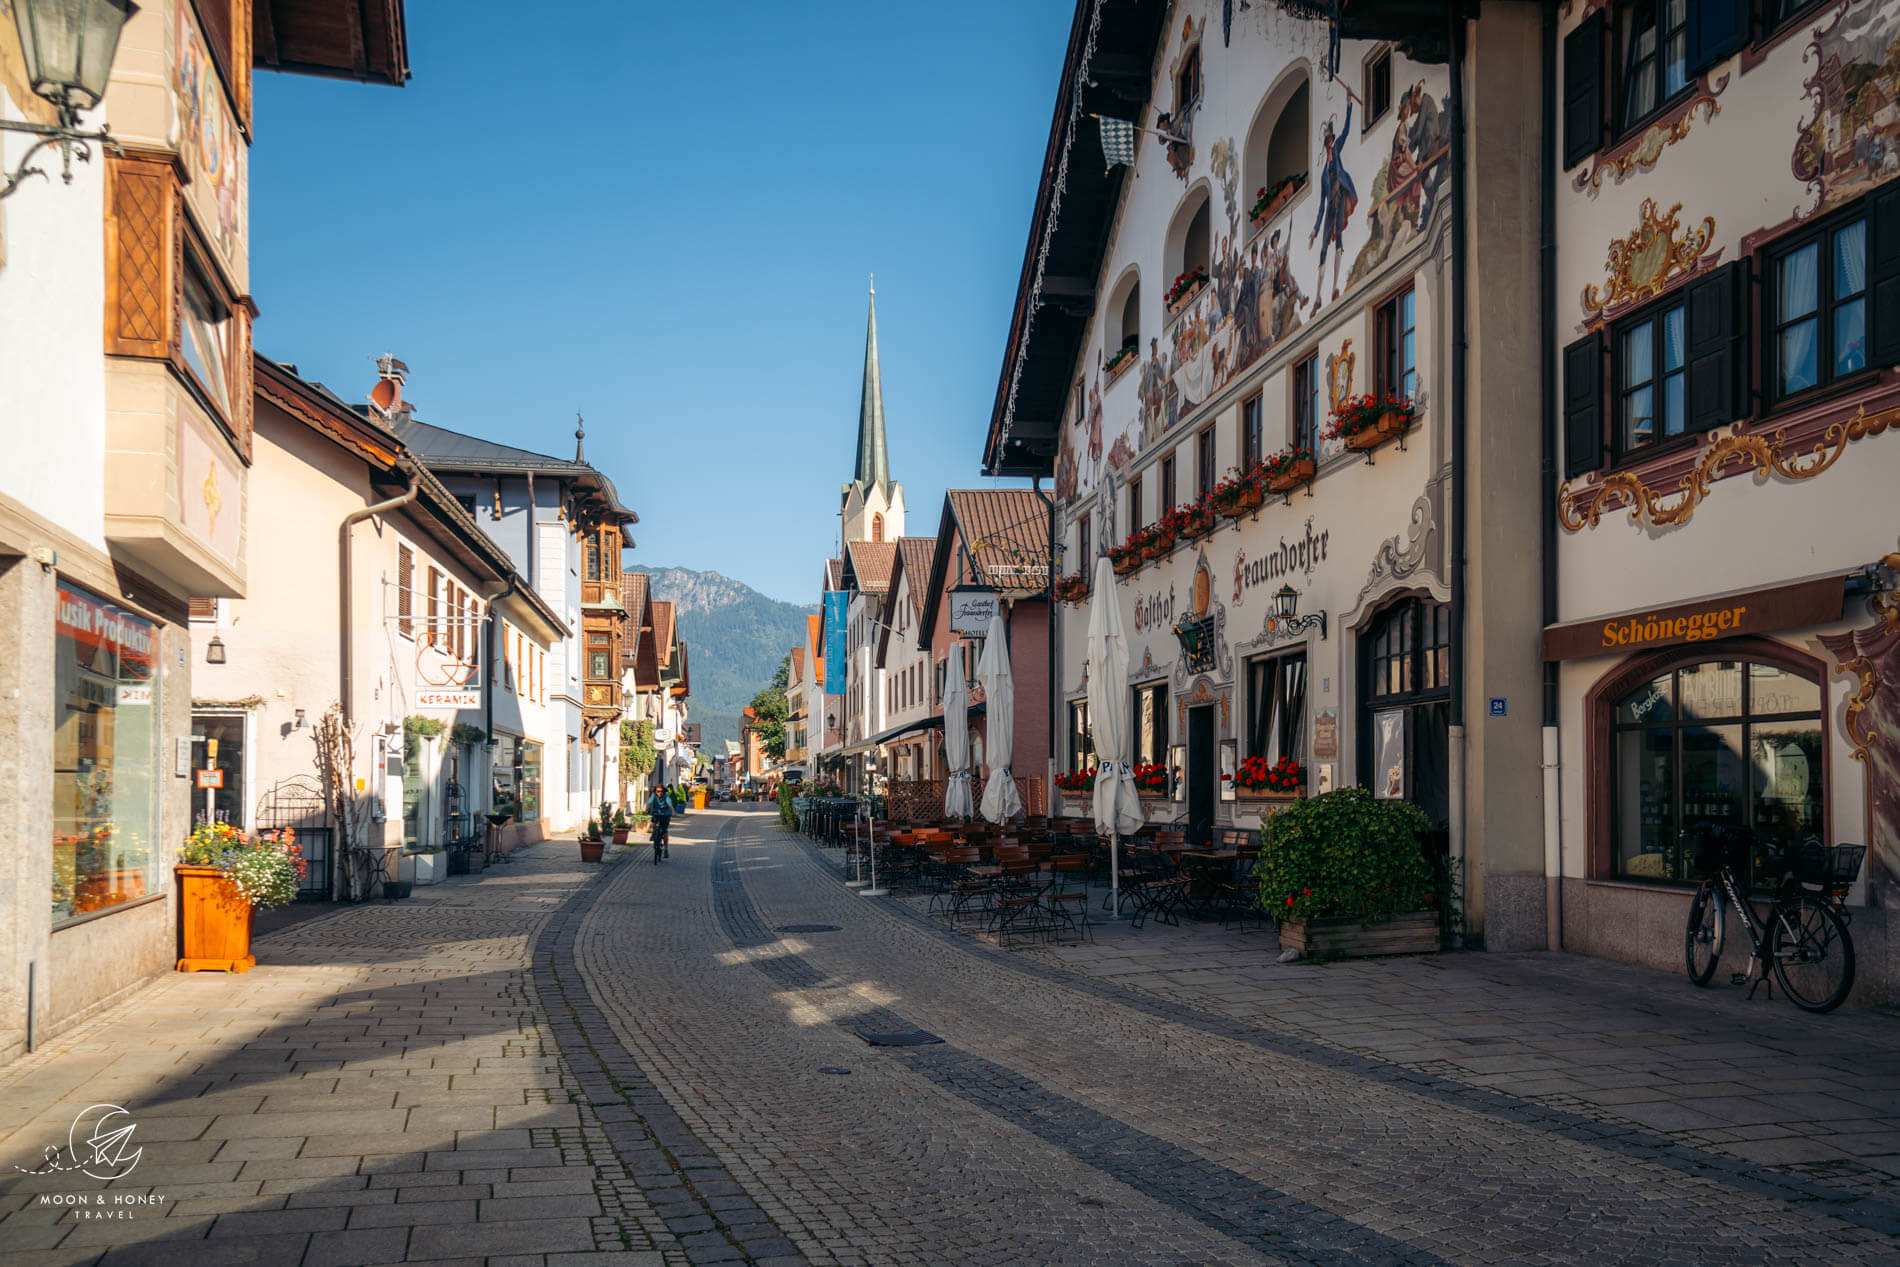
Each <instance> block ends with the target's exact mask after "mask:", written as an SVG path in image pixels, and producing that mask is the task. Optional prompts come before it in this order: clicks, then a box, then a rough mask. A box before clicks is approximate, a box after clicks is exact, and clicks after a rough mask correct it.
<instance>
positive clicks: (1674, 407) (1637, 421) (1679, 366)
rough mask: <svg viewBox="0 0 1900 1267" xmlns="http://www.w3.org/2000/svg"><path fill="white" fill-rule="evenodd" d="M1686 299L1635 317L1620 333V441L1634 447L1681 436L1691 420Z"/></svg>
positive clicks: (1618, 388)
mask: <svg viewBox="0 0 1900 1267" xmlns="http://www.w3.org/2000/svg"><path fill="white" fill-rule="evenodd" d="M1685 324H1686V322H1685V319H1684V316H1683V309H1682V305H1681V304H1673V305H1671V306H1669V307H1667V308H1664V309H1663V310H1662V311H1660V312H1658V313H1656V314H1654V315H1653V316H1648V317H1645V318H1644V319H1643V320H1641V321H1637V322H1633V323H1631V324H1629V325H1627V326H1625V327H1623V328H1622V329H1621V330H1620V331H1618V333H1617V336H1616V380H1617V423H1616V426H1617V443H1618V444H1619V445H1620V446H1621V447H1622V448H1623V449H1624V450H1629V449H1634V448H1636V447H1638V446H1640V445H1645V444H1650V443H1652V442H1654V441H1655V440H1657V439H1668V438H1669V437H1671V436H1679V435H1681V434H1682V433H1683V430H1684V428H1685V427H1686V426H1687V424H1688V402H1687V400H1686V399H1685V397H1684V391H1685V390H1686V387H1685V382H1684V380H1685V379H1686V378H1687V376H1688V372H1687V356H1686V349H1685V347H1684V345H1683V331H1684V327H1685Z"/></svg>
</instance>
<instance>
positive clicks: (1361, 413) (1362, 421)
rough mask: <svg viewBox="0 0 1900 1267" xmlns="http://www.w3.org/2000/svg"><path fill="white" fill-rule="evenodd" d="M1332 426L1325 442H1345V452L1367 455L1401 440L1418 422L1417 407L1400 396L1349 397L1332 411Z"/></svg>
mask: <svg viewBox="0 0 1900 1267" xmlns="http://www.w3.org/2000/svg"><path fill="white" fill-rule="evenodd" d="M1332 418H1333V422H1332V425H1331V426H1330V427H1328V428H1327V429H1326V436H1327V438H1328V439H1332V440H1339V441H1342V442H1344V444H1345V446H1346V447H1347V448H1348V449H1352V450H1353V451H1354V452H1358V453H1370V452H1371V451H1372V450H1373V449H1376V448H1378V447H1379V446H1380V445H1382V444H1385V443H1386V442H1387V441H1390V440H1396V439H1399V438H1400V437H1402V436H1404V434H1405V433H1406V431H1407V430H1409V429H1410V428H1411V427H1412V425H1413V424H1414V423H1416V422H1417V421H1418V405H1417V404H1416V403H1415V402H1413V401H1410V400H1406V399H1403V398H1402V397H1399V396H1390V395H1373V394H1371V393H1367V394H1365V395H1361V396H1348V397H1347V398H1346V399H1345V400H1343V401H1341V402H1340V403H1339V405H1338V407H1337V408H1335V409H1334V410H1333V414H1332Z"/></svg>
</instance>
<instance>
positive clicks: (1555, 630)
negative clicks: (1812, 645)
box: [1544, 576, 1847, 660]
mask: <svg viewBox="0 0 1900 1267" xmlns="http://www.w3.org/2000/svg"><path fill="white" fill-rule="evenodd" d="M1846 601H1847V582H1846V578H1845V577H1840V576H1827V577H1822V578H1821V579H1819V580H1815V581H1797V582H1795V583H1794V584H1792V585H1777V586H1775V587H1774V588H1772V589H1764V590H1754V591H1751V592H1748V593H1742V594H1724V595H1719V596H1716V597H1713V598H1702V599H1697V600H1696V601H1695V602H1692V603H1678V604H1677V605H1675V606H1673V607H1659V608H1655V609H1653V610H1650V611H1637V612H1628V613H1625V614H1623V615H1620V616H1608V617H1598V618H1596V619H1594V620H1580V621H1576V622H1574V623H1572V624H1568V625H1551V626H1549V627H1547V628H1546V629H1545V630H1544V659H1545V660H1576V659H1581V658H1583V657H1586V656H1603V655H1621V654H1623V653H1625V652H1630V651H1644V650H1649V649H1651V648H1654V647H1676V646H1688V645H1691V644H1694V643H1702V642H1713V641H1715V640H1717V639H1721V638H1734V637H1739V636H1740V635H1743V634H1762V633H1773V632H1775V631H1777V630H1781V629H1799V628H1802V627H1804V626H1807V625H1823V624H1828V623H1830V622H1832V621H1836V620H1839V619H1840V618H1841V611H1842V609H1843V608H1844V606H1845V604H1846Z"/></svg>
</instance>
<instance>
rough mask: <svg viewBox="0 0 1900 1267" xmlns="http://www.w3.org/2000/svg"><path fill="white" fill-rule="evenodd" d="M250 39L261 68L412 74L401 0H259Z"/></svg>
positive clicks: (345, 75) (337, 75) (346, 75)
mask: <svg viewBox="0 0 1900 1267" xmlns="http://www.w3.org/2000/svg"><path fill="white" fill-rule="evenodd" d="M239 12H240V13H241V12H242V10H240V11H239ZM249 43H250V47H251V63H252V65H254V66H256V67H258V68H259V69H262V70H283V71H290V72H293V73H295V74H301V75H323V76H325V77H328V78H334V79H356V80H361V81H364V82H366V83H372V84H393V85H395V86H397V87H401V86H402V84H403V83H404V82H405V81H406V80H407V79H408V78H409V38H408V34H407V32H406V31H405V30H404V23H403V3H402V0H351V2H350V3H348V4H341V3H338V0H257V4H256V6H255V7H254V8H253V9H252V11H251V39H250V41H249Z"/></svg>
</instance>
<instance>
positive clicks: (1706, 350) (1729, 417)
mask: <svg viewBox="0 0 1900 1267" xmlns="http://www.w3.org/2000/svg"><path fill="white" fill-rule="evenodd" d="M1747 270H1748V262H1747V261H1746V260H1740V261H1737V262H1736V263H1733V264H1730V265H1728V266H1727V267H1725V268H1718V269H1716V270H1715V271H1714V272H1712V273H1710V274H1709V275H1708V276H1706V277H1704V278H1702V279H1701V280H1700V281H1697V282H1695V283H1693V284H1691V285H1690V287H1689V290H1688V294H1687V296H1686V298H1685V299H1684V301H1683V306H1684V308H1685V309H1686V312H1687V317H1688V321H1687V325H1688V333H1687V342H1688V348H1687V353H1688V362H1689V393H1688V395H1689V417H1688V420H1687V421H1688V428H1689V430H1691V431H1706V430H1708V429H1709V428H1710V427H1719V426H1721V425H1722V424H1724V423H1727V422H1732V421H1734V419H1735V415H1736V413H1737V412H1738V410H1737V409H1736V407H1735V404H1736V399H1737V391H1736V385H1737V381H1738V380H1739V379H1740V377H1741V369H1742V365H1743V363H1744V362H1743V335H1744V331H1745V327H1746V325H1747V321H1746V319H1745V318H1744V317H1743V315H1742V301H1743V299H1744V298H1745V297H1746V296H1747V294H1748V271H1747Z"/></svg>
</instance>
